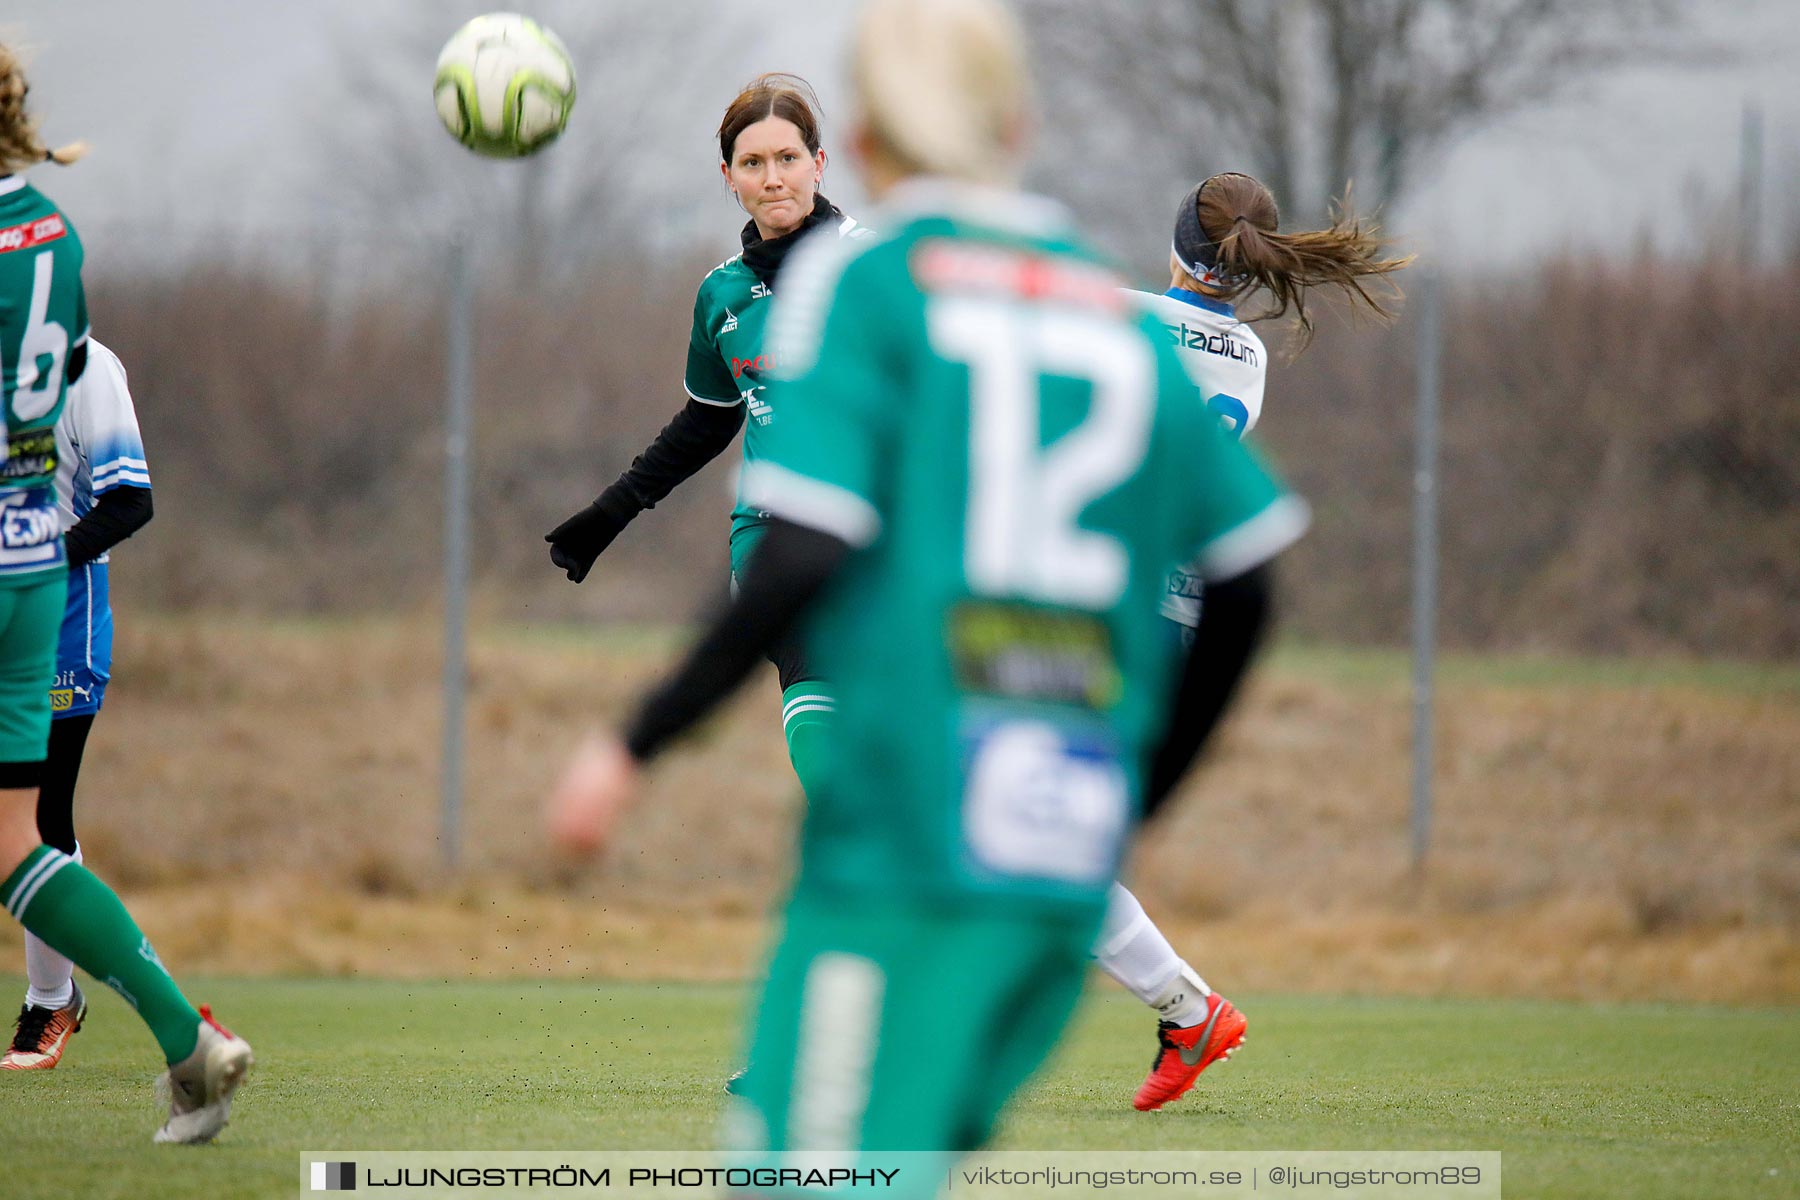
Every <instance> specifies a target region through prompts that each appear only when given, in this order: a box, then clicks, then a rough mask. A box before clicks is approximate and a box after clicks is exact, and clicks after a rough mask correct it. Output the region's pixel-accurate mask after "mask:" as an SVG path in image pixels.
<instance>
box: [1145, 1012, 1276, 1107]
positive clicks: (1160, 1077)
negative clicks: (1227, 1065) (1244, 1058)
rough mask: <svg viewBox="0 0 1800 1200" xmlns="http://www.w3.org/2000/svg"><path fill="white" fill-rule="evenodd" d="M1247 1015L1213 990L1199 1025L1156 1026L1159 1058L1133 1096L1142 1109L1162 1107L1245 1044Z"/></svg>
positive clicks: (1154, 1061) (1162, 1024)
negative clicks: (1201, 1073)
mask: <svg viewBox="0 0 1800 1200" xmlns="http://www.w3.org/2000/svg"><path fill="white" fill-rule="evenodd" d="M1249 1024H1250V1023H1249V1022H1248V1021H1246V1020H1245V1019H1244V1014H1243V1013H1241V1012H1239V1011H1238V1010H1237V1008H1236V1007H1235V1006H1233V1004H1232V1003H1231V1001H1229V1000H1227V999H1226V998H1225V997H1223V996H1221V995H1219V994H1218V993H1217V992H1214V993H1213V994H1212V995H1210V996H1208V997H1207V998H1206V1020H1204V1021H1202V1022H1200V1023H1199V1024H1197V1025H1176V1024H1175V1023H1174V1022H1172V1021H1163V1022H1161V1023H1159V1024H1158V1025H1157V1027H1156V1040H1157V1048H1156V1058H1155V1059H1154V1060H1153V1061H1152V1062H1151V1064H1150V1074H1149V1076H1148V1078H1146V1079H1145V1080H1144V1082H1143V1084H1142V1085H1141V1086H1140V1087H1139V1088H1138V1090H1137V1095H1135V1096H1133V1097H1132V1098H1131V1106H1132V1107H1133V1108H1135V1109H1137V1110H1138V1111H1139V1112H1149V1111H1151V1110H1152V1109H1157V1108H1161V1107H1162V1106H1163V1105H1165V1104H1167V1103H1168V1102H1169V1101H1171V1100H1175V1099H1178V1098H1180V1097H1181V1096H1182V1095H1184V1094H1186V1092H1187V1090H1188V1089H1189V1088H1191V1087H1193V1086H1194V1081H1195V1080H1196V1079H1198V1078H1200V1072H1202V1071H1204V1070H1206V1068H1208V1067H1210V1066H1211V1065H1212V1064H1213V1063H1215V1062H1218V1061H1220V1060H1221V1059H1226V1058H1230V1057H1231V1052H1232V1051H1233V1050H1236V1049H1237V1048H1238V1047H1239V1046H1241V1045H1243V1044H1244V1030H1245V1029H1247V1028H1248V1027H1249Z"/></svg>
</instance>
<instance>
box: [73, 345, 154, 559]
mask: <svg viewBox="0 0 1800 1200" xmlns="http://www.w3.org/2000/svg"><path fill="white" fill-rule="evenodd" d="M149 486H150V467H149V465H148V464H147V463H146V462H145V461H144V437H143V434H141V433H140V432H138V420H137V410H136V409H135V408H133V407H132V405H131V389H130V387H128V386H127V384H126V380H125V365H124V364H123V363H121V362H120V361H119V356H118V355H116V354H114V353H113V352H112V351H111V350H108V349H107V348H106V347H105V346H102V345H101V344H100V343H99V342H98V341H96V340H94V339H92V338H90V339H88V361H87V369H86V370H84V371H83V372H82V373H81V378H80V379H78V380H76V381H75V383H74V384H72V385H71V386H70V387H69V400H68V403H67V404H65V405H64V406H63V412H62V416H61V418H60V419H58V421H57V422H56V507H57V511H58V512H60V513H61V514H62V527H63V532H64V533H67V532H68V531H69V530H70V529H71V528H73V527H74V525H75V522H77V521H79V520H81V518H82V517H84V516H86V515H87V513H88V510H89V509H91V508H93V507H94V501H95V499H96V498H98V497H100V496H103V495H105V494H106V493H107V492H110V491H112V490H113V489H114V488H118V487H141V488H147V487H149ZM106 560H107V556H106V555H104V554H102V555H101V556H100V557H99V558H98V559H96V560H95V561H96V562H105V561H106Z"/></svg>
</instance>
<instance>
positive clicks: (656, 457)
mask: <svg viewBox="0 0 1800 1200" xmlns="http://www.w3.org/2000/svg"><path fill="white" fill-rule="evenodd" d="M743 427H744V406H743V405H742V404H733V405H729V406H727V405H722V404H702V403H701V402H700V401H698V400H693V399H690V400H689V401H688V402H687V406H686V407H685V408H683V409H682V410H681V411H680V412H678V413H676V414H675V416H674V419H672V420H671V421H670V422H669V423H668V424H667V425H664V426H663V428H662V432H661V433H658V434H657V435H656V440H655V441H653V442H651V443H650V445H649V446H648V447H646V448H645V450H644V452H643V453H642V454H640V455H638V456H637V457H636V458H634V459H632V460H631V466H630V467H628V468H626V470H625V473H624V474H623V475H620V476H619V478H618V480H617V481H616V482H615V483H613V484H612V486H611V487H608V488H607V489H606V491H605V492H603V493H601V501H602V503H603V505H604V506H605V508H606V509H607V511H608V512H611V513H614V514H623V513H626V512H629V513H630V516H627V517H626V518H625V520H627V521H629V520H630V519H631V517H635V516H636V515H637V514H638V513H640V512H642V511H643V510H644V509H646V508H655V507H656V505H657V503H658V502H659V501H661V500H663V499H666V498H667V497H668V495H669V493H670V492H672V491H674V490H675V489H676V488H677V487H679V486H680V485H681V484H683V483H685V482H686V481H687V480H689V479H691V478H693V476H694V475H695V474H696V473H697V472H699V470H700V468H702V467H704V466H705V465H706V464H707V463H709V462H711V461H712V460H713V459H715V458H717V457H719V455H720V454H722V453H724V451H725V448H726V447H727V446H729V445H731V441H732V439H733V438H735V437H737V434H738V430H740V429H742V428H743ZM609 496H610V497H612V499H611V500H610V501H609V500H608V499H607V498H608V497H609Z"/></svg>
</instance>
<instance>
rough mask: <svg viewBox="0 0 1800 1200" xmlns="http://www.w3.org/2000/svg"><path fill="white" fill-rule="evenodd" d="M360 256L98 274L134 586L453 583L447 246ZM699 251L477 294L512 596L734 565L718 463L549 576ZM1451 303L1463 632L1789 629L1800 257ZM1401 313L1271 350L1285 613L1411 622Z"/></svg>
mask: <svg viewBox="0 0 1800 1200" xmlns="http://www.w3.org/2000/svg"><path fill="white" fill-rule="evenodd" d="M354 259H355V256H354V255H353V254H351V253H349V252H347V251H340V253H339V258H338V260H336V261H321V262H320V264H319V266H318V273H317V275H316V276H314V277H312V278H310V279H305V278H291V277H272V276H269V275H267V274H262V273H258V272H257V271H256V270H255V269H253V268H248V267H243V266H239V265H235V264H233V265H221V266H216V267H211V268H191V269H189V270H187V271H185V272H184V273H182V274H180V275H179V276H177V277H175V278H172V279H155V278H124V279H108V278H106V277H105V276H104V275H101V276H99V277H98V280H97V282H96V285H95V287H94V289H93V292H94V311H95V328H96V329H97V330H99V331H100V332H101V335H102V337H103V338H104V339H106V340H108V341H109V342H110V343H111V344H113V345H114V347H115V348H116V349H118V350H119V352H120V353H121V355H122V356H123V358H124V360H125V362H126V363H127V365H128V366H129V367H130V369H131V372H132V381H133V387H134V391H135V392H136V393H137V395H138V397H139V401H140V407H141V409H142V413H143V420H144V426H145V434H146V441H147V444H148V446H149V455H150V459H151V463H152V470H153V473H154V474H155V477H156V480H157V509H158V512H159V514H160V515H159V518H158V520H157V522H156V523H155V524H154V525H152V526H151V527H150V529H148V530H147V531H146V532H145V533H144V534H142V535H140V537H139V539H138V540H137V541H135V542H134V543H133V545H132V547H131V561H132V572H133V575H134V582H133V584H132V586H133V587H134V588H136V589H137V594H138V595H139V596H141V597H142V599H143V600H145V601H147V602H149V603H151V604H153V605H154V606H156V607H158V608H164V609H166V608H176V607H183V606H188V605H192V604H195V603H200V604H204V605H206V606H208V607H209V608H212V609H217V608H221V607H228V608H236V609H240V610H249V611H256V612H277V613H284V612H285V613H294V612H329V611H340V612H341V611H363V612H368V611H385V612H392V611H395V607H396V605H399V606H400V607H401V608H410V607H414V606H417V605H418V604H420V603H424V602H427V601H428V598H429V597H430V596H431V595H433V593H434V589H435V588H436V586H437V564H438V561H439V551H438V546H439V529H440V527H441V512H440V505H439V500H438V497H439V495H440V493H441V481H440V475H439V472H440V465H439V461H440V451H439V445H440V442H441V433H440V425H439V413H440V411H441V404H440V399H439V398H440V396H441V387H442V373H441V366H442V358H443V342H442V314H443V307H444V286H443V281H442V279H441V277H439V276H437V275H433V274H430V273H428V272H427V273H423V274H421V273H420V272H418V271H411V272H406V271H400V272H397V273H396V274H393V275H392V276H391V277H384V278H386V282H385V283H384V284H383V285H382V286H381V287H379V288H370V289H364V290H350V289H347V288H346V287H345V286H343V285H342V284H341V283H340V282H327V281H338V280H341V279H343V278H346V277H347V278H350V279H365V280H366V279H367V278H369V277H370V276H371V275H372V274H374V273H376V272H378V271H379V268H378V267H374V266H370V265H369V264H368V263H360V264H359V263H358V262H356V261H354ZM1711 261H1712V260H1709V262H1711ZM708 265H710V264H705V263H696V264H692V265H691V266H688V267H684V268H681V269H675V270H671V269H670V268H669V267H668V266H667V265H663V266H660V267H657V268H654V269H653V268H649V267H646V266H644V265H643V264H638V263H626V262H621V263H616V264H614V265H613V266H612V267H610V268H606V269H597V270H595V271H593V272H592V273H591V274H590V275H589V276H588V277H587V278H586V279H585V280H584V281H583V282H582V284H581V285H580V286H578V287H576V288H574V289H573V290H572V291H570V292H568V293H567V294H559V295H554V296H552V295H546V294H543V293H541V292H537V291H533V292H529V293H525V294H514V293H511V292H508V291H507V290H506V289H505V288H503V287H501V286H499V285H498V284H495V285H494V286H493V287H492V288H491V289H490V291H489V292H488V293H487V295H486V297H485V301H486V302H485V303H484V305H483V309H482V314H481V320H480V330H481V336H480V345H479V357H478V361H479V371H478V395H479V409H480V419H479V422H478V426H479V428H478V435H477V445H476V461H477V463H478V474H477V480H476V489H475V491H476V509H475V536H476V561H477V562H478V563H479V565H480V568H479V583H480V586H481V587H482V589H483V591H484V593H485V594H486V595H487V596H488V597H489V598H490V599H491V600H492V602H493V603H494V604H495V605H496V606H497V609H498V611H502V612H504V613H505V614H507V615H508V616H510V617H512V618H515V619H520V618H522V619H529V620H541V619H544V618H545V617H547V616H564V617H572V616H590V617H604V618H606V619H612V620H617V619H637V620H644V619H649V620H657V621H667V620H670V619H671V618H679V617H681V616H685V615H686V614H688V613H689V612H691V611H692V610H693V607H694V604H695V600H694V597H695V593H696V591H697V590H706V589H716V588H717V587H718V586H719V581H720V580H721V579H722V575H723V561H724V549H723V542H724V534H725V522H724V512H725V509H726V507H727V499H726V496H727V493H726V483H725V473H726V472H725V469H724V466H723V464H722V465H721V466H719V467H715V468H714V469H713V471H712V472H711V473H710V474H709V475H707V476H704V477H702V478H701V479H700V480H697V481H696V482H694V483H692V484H690V485H688V486H686V487H684V488H682V489H681V490H679V491H678V492H677V493H676V494H675V495H674V496H673V497H671V498H670V499H669V501H667V502H666V503H665V504H664V505H662V506H660V507H659V508H658V510H657V511H656V512H654V513H650V514H647V515H645V516H644V517H643V518H641V520H640V522H639V524H638V525H637V526H635V527H634V528H633V529H631V530H630V531H628V532H627V533H626V534H625V535H624V536H623V537H622V538H621V539H620V540H619V542H618V544H617V545H616V547H615V548H614V549H613V550H611V551H609V553H608V556H607V558H606V560H605V562H604V563H603V564H602V566H601V569H600V570H599V571H598V572H596V574H595V576H594V578H593V580H592V581H590V582H589V583H588V584H587V585H585V586H584V587H583V588H581V589H579V590H577V589H573V588H566V587H560V586H553V585H555V584H556V583H557V581H556V579H555V577H554V576H553V575H551V574H550V573H549V570H548V568H547V566H546V565H545V554H544V550H543V545H542V543H541V541H540V540H539V539H540V537H541V535H542V533H543V531H545V530H547V529H549V528H550V527H551V526H553V525H555V524H556V523H557V522H558V521H560V520H561V519H562V518H563V517H565V516H566V515H568V514H569V513H570V512H573V511H574V510H575V509H576V508H578V507H580V506H581V505H582V504H584V503H586V502H587V500H589V499H590V498H591V497H592V496H593V495H594V494H595V493H596V492H598V491H599V489H600V488H601V487H602V486H604V485H605V484H606V483H608V482H610V481H611V480H612V479H613V478H614V477H615V476H616V475H617V473H618V472H619V471H620V470H621V469H623V467H624V466H625V465H626V464H627V463H628V462H629V461H630V459H631V456H632V455H633V454H634V453H636V452H637V451H638V450H639V449H641V448H642V447H643V446H644V444H645V443H646V442H647V441H648V440H649V438H650V437H651V436H652V435H653V434H654V433H655V431H656V430H657V429H658V428H659V427H660V426H661V425H662V424H663V422H665V421H666V420H667V419H668V418H669V416H670V415H672V414H673V413H674V412H675V411H676V409H677V408H679V407H680V405H681V404H682V403H684V399H685V398H684V397H683V396H682V393H681V388H680V379H681V369H682V362H683V352H684V348H685V338H686V332H687V327H688V321H689V313H690V305H691V297H692V290H693V287H694V285H695V283H696V282H697V280H698V279H699V277H700V275H701V274H703V273H704V271H705V270H706V268H707V266H708ZM1445 328H1446V331H1447V332H1446V343H1445V347H1444V382H1445V387H1444V400H1443V408H1444V417H1443V441H1444V448H1443V473H1442V485H1441V493H1442V501H1443V515H1442V528H1443V562H1442V572H1441V575H1442V581H1443V605H1442V614H1441V628H1442V629H1443V632H1444V636H1445V638H1446V640H1447V642H1448V643H1449V644H1452V645H1456V646H1462V647H1467V648H1472V649H1474V648H1479V649H1517V648H1537V649H1557V650H1564V651H1568V650H1574V651H1580V652H1586V653H1593V652H1602V653H1615V654H1619V653H1622V654H1632V653H1684V654H1698V655H1707V656H1728V657H1736V658H1742V659H1770V658H1776V657H1786V658H1789V659H1791V658H1792V657H1793V656H1794V655H1795V654H1796V653H1800V555H1796V554H1795V553H1794V548H1795V547H1796V546H1800V339H1796V338H1795V337H1794V333H1793V331H1794V330H1795V329H1797V328H1800V264H1790V265H1789V266H1788V267H1786V268H1784V269H1779V270H1769V271H1763V272H1744V271H1742V270H1739V269H1737V268H1736V267H1734V266H1732V265H1731V264H1729V263H1718V264H1717V265H1695V264H1692V263H1679V264H1671V263H1661V262H1656V261H1651V260H1645V261H1640V262H1636V263H1628V264H1607V263H1597V262H1589V261H1565V262H1552V263H1549V264H1547V265H1545V266H1543V267H1542V268H1540V269H1538V270H1536V271H1535V272H1533V273H1531V274H1529V275H1521V276H1516V277H1510V278H1507V279H1504V280H1499V281H1492V282H1489V283H1486V284H1476V283H1464V284H1462V285H1459V286H1456V287H1453V288H1452V289H1451V299H1450V302H1449V305H1448V308H1447V311H1446V318H1445ZM1414 333H1415V323H1414V322H1413V321H1412V319H1411V318H1410V317H1403V319H1402V321H1401V323H1400V324H1399V325H1398V326H1397V327H1396V328H1395V329H1393V330H1392V331H1379V330H1370V329H1366V328H1363V329H1357V328H1348V327H1345V326H1343V325H1342V324H1341V323H1339V322H1337V321H1334V320H1332V319H1330V318H1329V317H1327V318H1326V319H1325V320H1324V322H1323V324H1322V327H1321V330H1320V335H1319V337H1318V338H1317V339H1316V341H1315V342H1314V344H1313V346H1312V348H1311V349H1310V350H1309V351H1308V352H1307V353H1306V354H1305V355H1304V356H1303V357H1301V358H1300V359H1299V360H1298V361H1297V362H1294V363H1291V364H1290V363H1286V362H1283V361H1281V360H1280V357H1279V356H1278V357H1277V361H1276V362H1275V364H1274V366H1273V368H1272V374H1271V379H1270V387H1269V400H1268V405H1267V409H1266V413H1265V417H1264V420H1263V423H1262V424H1261V425H1260V426H1259V433H1258V437H1259V438H1260V439H1261V440H1262V442H1263V443H1264V444H1265V446H1267V447H1268V448H1269V449H1270V450H1271V451H1272V453H1273V454H1274V456H1275V458H1276V459H1277V461H1278V462H1279V463H1280V464H1281V466H1282V467H1283V469H1284V470H1285V471H1286V472H1287V473H1288V474H1289V475H1290V476H1291V477H1292V478H1293V479H1294V481H1295V482H1296V483H1297V485H1298V487H1299V490H1300V491H1301V492H1303V493H1304V494H1305V495H1306V496H1307V497H1308V498H1309V499H1310V500H1311V501H1312V502H1313V505H1314V509H1315V512H1316V514H1317V525H1316V528H1315V530H1314V533H1313V535H1312V536H1311V537H1309V538H1308V539H1307V541H1306V542H1305V543H1303V544H1302V545H1301V546H1300V547H1299V548H1298V549H1297V550H1296V552H1295V553H1294V555H1293V559H1292V565H1293V570H1292V571H1291V572H1290V575H1291V577H1292V578H1293V579H1294V580H1296V581H1297V582H1296V585H1295V586H1294V587H1293V588H1291V589H1290V592H1289V603H1288V621H1289V628H1290V629H1292V630H1294V631H1297V632H1299V633H1301V634H1303V635H1305V636H1307V637H1310V638H1315V639H1318V640H1320V641H1327V642H1331V643H1334V644H1337V643H1343V642H1356V643H1369V642H1375V643H1384V644H1392V643H1394V642H1397V641H1398V640H1400V639H1402V638H1404V637H1405V634H1406V625H1405V622H1406V612H1407V608H1406V597H1407V591H1406V589H1407V579H1408V553H1409V545H1410V534H1409V523H1410V520H1411V495H1412V492H1411V489H1412V408H1413V393H1414V383H1413V358H1414V350H1413V346H1412V338H1413V335H1414ZM1270 336H1271V337H1272V339H1273V340H1274V341H1275V342H1276V343H1277V344H1279V343H1280V342H1281V340H1282V337H1281V335H1280V333H1279V332H1278V331H1275V332H1271V335H1270ZM727 457H730V456H729V455H728V456H727Z"/></svg>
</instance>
